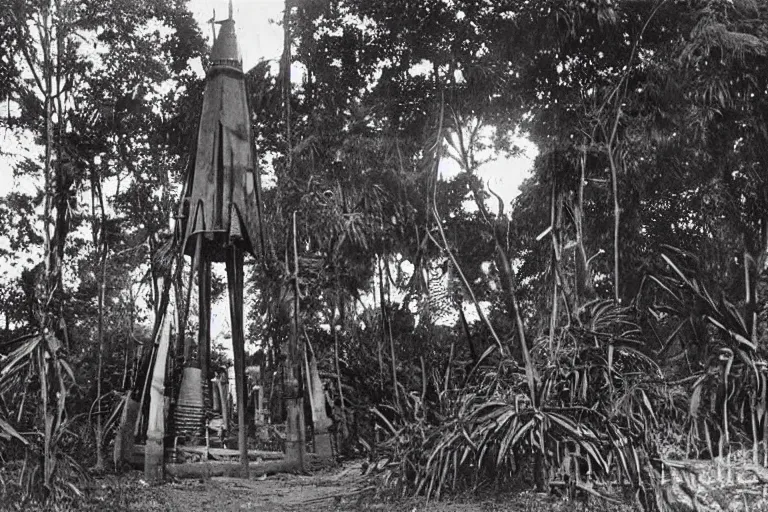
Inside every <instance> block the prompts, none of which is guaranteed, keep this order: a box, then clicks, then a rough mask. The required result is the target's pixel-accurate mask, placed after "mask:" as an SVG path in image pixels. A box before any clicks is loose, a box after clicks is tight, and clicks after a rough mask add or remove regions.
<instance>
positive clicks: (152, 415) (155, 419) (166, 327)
mask: <svg viewBox="0 0 768 512" xmlns="http://www.w3.org/2000/svg"><path fill="white" fill-rule="evenodd" d="M159 337H160V341H159V343H158V347H157V357H156V358H155V367H154V368H153V370H152V386H151V388H150V391H149V418H148V421H147V446H146V449H145V454H144V478H146V479H147V480H148V481H157V480H162V479H163V476H164V464H163V463H164V454H165V451H164V446H163V439H164V437H165V414H164V412H165V366H166V364H167V362H168V345H169V344H170V339H171V321H170V317H169V315H165V316H164V317H163V324H162V328H161V330H160V333H159Z"/></svg>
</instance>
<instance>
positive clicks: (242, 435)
mask: <svg viewBox="0 0 768 512" xmlns="http://www.w3.org/2000/svg"><path fill="white" fill-rule="evenodd" d="M217 23H218V24H219V25H220V29H219V33H218V36H217V37H216V38H215V42H214V44H213V49H212V51H211V63H210V68H209V69H208V72H207V76H206V86H205V92H204V95H203V105H202V111H201V115H200V125H199V129H198V136H197V149H196V152H195V159H194V165H192V166H190V171H189V174H188V176H187V180H186V183H185V187H184V198H183V200H182V203H181V206H180V212H179V220H180V222H179V223H178V229H179V233H178V236H179V238H180V240H181V250H182V253H183V254H186V255H189V256H191V257H192V274H194V273H195V272H197V274H198V286H199V293H198V297H199V311H200V315H199V316H200V327H199V332H198V350H197V356H198V357H197V361H196V363H197V366H199V368H200V373H201V376H202V379H201V383H202V388H203V389H202V390H201V393H202V394H203V395H207V394H208V393H207V390H208V389H210V375H209V370H210V356H211V329H210V321H211V263H212V262H224V263H225V265H226V269H227V285H228V291H229V309H230V320H231V321H230V324H231V328H232V349H233V353H234V370H235V390H236V395H237V412H238V445H239V446H238V447H239V451H240V463H241V465H242V470H243V472H244V473H247V470H248V454H247V450H248V447H247V442H246V433H247V425H246V404H247V396H248V395H247V389H246V380H245V379H246V376H245V338H244V332H243V258H244V254H245V253H250V254H251V255H252V256H254V257H255V256H256V255H257V254H258V253H259V252H260V251H259V250H258V248H259V247H260V244H261V236H260V233H261V217H260V207H261V204H260V202H261V193H260V191H261V188H260V182H259V175H258V172H257V170H256V163H255V158H254V155H253V136H252V133H251V115H250V109H249V106H248V99H247V95H246V85H245V76H244V74H243V68H242V58H241V56H240V50H239V47H238V44H237V37H236V35H235V21H234V19H233V18H232V3H231V1H230V4H229V17H228V18H227V19H226V20H224V21H220V22H217ZM192 282H193V281H192V277H191V278H190V286H191V285H192ZM189 352H190V351H189V350H185V356H187V358H189V355H190V354H189ZM190 363H191V361H185V364H186V365H189V364H190Z"/></svg>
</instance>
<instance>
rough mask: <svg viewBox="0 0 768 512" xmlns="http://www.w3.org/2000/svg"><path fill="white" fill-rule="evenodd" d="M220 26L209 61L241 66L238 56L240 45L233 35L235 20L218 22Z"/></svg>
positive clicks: (240, 58)
mask: <svg viewBox="0 0 768 512" xmlns="http://www.w3.org/2000/svg"><path fill="white" fill-rule="evenodd" d="M220 23H221V28H220V29H219V35H218V36H217V37H216V41H215V42H214V43H213V50H212V51H211V63H212V64H213V65H214V66H215V65H217V64H227V65H234V66H236V67H238V68H241V67H242V62H243V59H242V57H241V56H240V47H239V46H238V44H237V36H236V35H235V22H234V20H232V19H229V20H225V21H222V22H220Z"/></svg>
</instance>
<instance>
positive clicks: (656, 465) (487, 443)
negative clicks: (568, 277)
mask: <svg viewBox="0 0 768 512" xmlns="http://www.w3.org/2000/svg"><path fill="white" fill-rule="evenodd" d="M663 258H664V261H665V263H666V265H667V270H668V272H667V273H666V274H659V275H654V276H648V279H647V286H648V287H649V288H648V289H646V290H645V292H646V293H645V295H644V296H643V297H638V299H637V300H636V301H635V302H634V303H633V304H631V305H629V306H627V307H623V306H619V305H616V304H614V303H613V302H612V301H601V300H595V301H591V302H588V303H586V304H584V305H582V306H580V307H578V308H576V309H575V310H574V311H573V312H572V314H571V315H570V316H569V317H568V318H565V319H564V324H565V325H561V326H560V327H559V328H558V329H557V330H556V332H554V333H552V336H549V335H546V336H543V337H541V338H540V339H538V340H536V342H535V345H534V347H533V350H532V359H531V361H532V366H533V370H534V373H535V375H536V379H535V383H536V384H535V388H534V389H530V387H529V386H528V384H527V381H526V378H525V368H523V367H521V365H519V364H518V363H517V362H516V361H515V360H514V359H513V358H512V357H510V356H506V355H500V354H499V353H498V351H497V350H496V347H495V346H492V348H491V349H489V350H488V351H487V352H486V353H485V354H484V355H483V358H482V360H481V361H478V363H477V364H476V365H475V367H474V368H473V370H472V372H471V374H470V375H469V376H468V377H467V378H466V379H464V381H463V382H456V381H455V380H452V381H450V382H449V381H446V380H445V378H442V377H448V376H449V374H446V375H444V376H441V375H437V374H434V375H432V377H431V378H430V377H427V378H428V379H430V381H429V382H428V383H427V384H425V386H424V387H423V391H424V392H421V393H420V392H418V391H412V392H410V393H407V394H404V398H403V399H402V400H400V401H399V403H398V404H397V405H390V406H387V407H386V408H379V409H377V410H376V414H377V416H378V418H379V421H380V422H381V424H382V425H384V426H385V427H386V430H387V431H388V439H387V441H386V442H385V443H383V444H382V445H381V446H380V447H379V448H380V451H379V452H378V453H377V457H376V460H375V462H374V463H373V464H372V466H371V471H372V472H378V473H381V474H382V477H383V478H384V480H385V481H387V482H389V483H390V484H392V485H393V486H394V487H395V488H397V489H399V490H401V491H402V492H403V493H417V494H419V493H423V494H425V495H426V496H427V497H435V498H440V497H441V496H443V495H444V494H446V493H450V492H462V491H466V490H477V489H487V488H489V487H508V486H510V485H513V484H514V483H515V482H517V483H518V484H519V483H520V482H521V480H527V483H528V485H530V486H533V485H535V486H536V487H537V488H539V489H540V490H559V492H562V493H567V494H568V495H570V496H573V495H575V494H579V493H581V494H592V495H597V496H602V497H603V498H604V499H606V500H608V501H612V502H627V501H629V502H633V503H636V504H637V505H639V506H641V507H642V508H644V509H648V510H666V507H667V506H668V505H669V504H668V503H667V502H666V498H665V497H666V496H667V495H668V494H667V493H665V492H664V489H663V485H666V484H668V482H666V481H664V480H665V479H664V474H665V470H666V473H667V475H668V473H669V471H668V469H667V468H665V464H666V463H667V462H668V461H670V460H677V459H687V458H699V457H706V458H713V457H722V456H724V455H726V454H727V453H728V452H729V451H731V450H737V449H742V448H749V449H751V450H753V458H754V461H755V462H757V461H758V459H760V461H761V462H763V463H764V459H763V458H764V457H765V456H766V448H765V443H766V441H768V439H766V438H765V436H764V431H763V430H762V429H763V428H765V426H767V425H768V423H766V419H768V418H767V417H766V400H767V399H768V387H767V386H766V376H767V375H768V371H767V370H768V366H766V363H765V359H764V357H765V355H764V353H763V352H764V350H762V349H760V350H759V349H758V348H757V345H756V343H755V342H754V339H755V338H753V337H752V336H750V334H749V333H750V331H751V329H750V328H748V326H747V323H746V321H745V317H746V315H744V314H743V313H742V312H741V311H740V308H739V306H737V305H735V304H734V303H732V302H730V301H729V300H728V299H727V298H726V297H725V296H724V295H722V296H721V297H720V298H719V300H715V299H713V298H712V296H711V294H710V293H709V292H708V291H707V289H706V287H705V286H704V284H702V283H701V282H700V281H699V280H697V279H696V278H695V277H692V275H695V273H693V272H692V270H693V269H691V268H688V269H687V270H684V269H685V268H686V265H688V266H690V265H695V264H696V261H695V258H693V257H692V256H691V255H689V254H683V253H677V254H675V256H674V257H668V256H664V257H663ZM689 271H690V272H689ZM651 287H652V288H654V289H653V290H651V289H650V288H651ZM764 292H765V290H762V291H761V294H763V295H762V302H760V304H763V309H765V308H764V306H765V295H764ZM647 297H652V302H650V303H647V302H646V301H647ZM743 306H744V304H743V303H742V304H741V307H742V308H743ZM755 318H756V319H757V318H759V319H760V320H756V321H760V322H764V321H765V311H763V312H761V313H760V314H758V313H757V312H755ZM762 327H764V326H762ZM753 332H754V337H757V336H759V334H758V331H757V330H756V331H753ZM760 332H764V330H763V331H760ZM750 338H752V339H750ZM681 360H682V361H685V363H684V364H681V362H680V361H681ZM427 387H430V388H431V389H434V390H437V393H436V394H429V393H426V389H427ZM429 396H432V397H433V398H432V399H429V398H428V397H429Z"/></svg>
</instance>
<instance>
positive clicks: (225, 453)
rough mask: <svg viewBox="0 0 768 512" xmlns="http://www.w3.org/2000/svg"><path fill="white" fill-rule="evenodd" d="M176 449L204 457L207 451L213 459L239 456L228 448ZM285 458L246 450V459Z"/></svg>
mask: <svg viewBox="0 0 768 512" xmlns="http://www.w3.org/2000/svg"><path fill="white" fill-rule="evenodd" d="M176 449H177V450H178V451H180V452H182V453H194V454H196V455H205V452H206V451H207V452H208V453H209V454H210V455H211V457H213V458H221V457H231V458H236V457H238V456H239V455H240V451H239V450H231V449H229V448H208V449H207V450H206V448H205V446H177V447H176ZM284 457H285V454H284V453H283V452H268V451H263V450H248V459H249V460H255V459H262V460H279V459H282V458H284Z"/></svg>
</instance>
